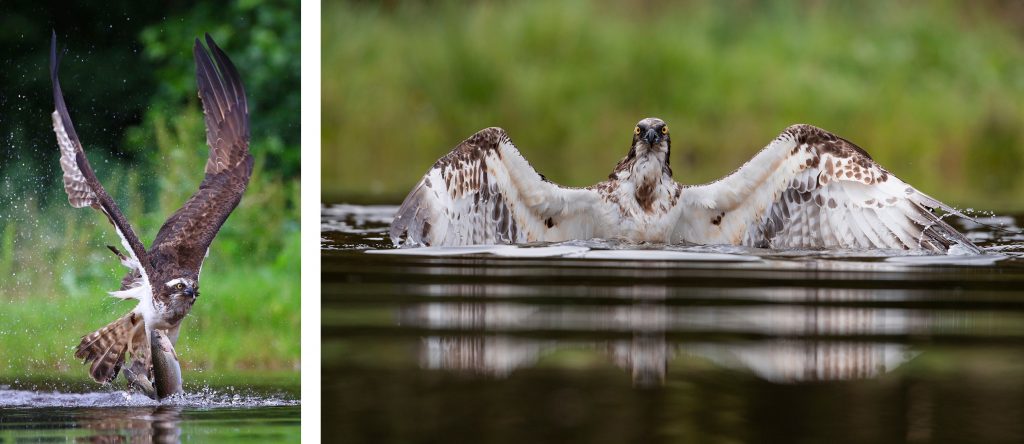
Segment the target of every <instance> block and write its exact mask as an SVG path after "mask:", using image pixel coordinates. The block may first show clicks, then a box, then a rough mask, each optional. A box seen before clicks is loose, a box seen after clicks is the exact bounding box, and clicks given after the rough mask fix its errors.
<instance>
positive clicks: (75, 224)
mask: <svg viewBox="0 0 1024 444" xmlns="http://www.w3.org/2000/svg"><path fill="white" fill-rule="evenodd" d="M297 17H298V2H294V1H292V2H282V1H259V0H239V1H235V2H231V3H230V4H228V5H222V4H220V3H216V4H205V3H204V4H199V5H193V6H192V7H191V8H190V9H185V10H182V11H179V12H178V13H177V14H176V15H170V16H168V17H164V18H163V19H162V20H159V21H155V22H151V23H149V24H147V25H145V26H142V27H141V28H140V29H139V31H138V35H137V38H138V39H139V41H141V42H142V43H141V48H142V51H141V52H142V54H143V55H144V56H145V59H146V60H148V63H151V64H152V66H148V65H147V64H146V63H139V64H138V66H140V67H139V68H138V69H137V70H135V69H131V70H126V71H131V73H130V75H129V74H124V76H126V77H131V76H134V75H135V71H139V72H140V76H146V75H155V78H156V82H155V84H157V85H160V87H159V88H150V89H148V91H149V92H150V97H149V98H148V102H147V103H146V104H145V105H144V107H143V108H142V109H141V111H140V112H141V116H140V118H139V119H138V121H137V122H136V124H135V125H134V126H128V127H121V126H117V125H115V126H113V127H112V128H104V127H103V125H102V124H103V121H102V117H103V115H102V114H97V113H95V112H92V113H90V111H92V110H93V109H96V110H99V109H118V107H119V106H120V105H121V104H120V103H118V101H117V97H107V99H106V100H102V101H97V102H94V103H89V104H88V106H87V105H86V104H84V103H83V102H82V101H81V100H78V99H77V98H76V97H75V92H76V90H75V89H74V87H73V86H71V84H76V85H79V84H82V83H84V82H81V79H82V78H83V77H84V78H88V77H91V73H82V72H81V71H82V70H86V69H87V68H86V67H83V66H81V65H80V64H79V63H78V62H79V61H90V60H91V59H90V56H89V54H88V51H83V52H80V53H76V54H75V55H74V56H73V57H69V58H68V59H67V60H65V61H64V63H63V66H62V69H63V70H64V73H68V75H67V77H68V78H69V79H71V81H69V82H67V83H66V84H65V85H64V89H65V95H66V96H67V97H68V101H69V106H70V107H71V113H72V118H73V119H74V120H75V123H76V127H77V128H78V133H79V136H80V137H81V138H82V140H83V143H85V145H86V147H85V148H86V152H87V154H88V155H89V157H90V159H91V160H92V164H93V167H94V169H95V170H96V173H97V175H98V176H99V177H100V180H101V181H102V182H103V183H104V185H105V186H106V188H107V190H108V191H109V192H110V193H111V195H113V196H114V198H115V199H116V200H117V201H118V203H119V205H120V206H121V208H122V210H124V211H125V213H126V216H127V217H128V219H129V220H130V221H131V222H132V223H133V226H134V228H135V229H136V231H137V233H138V234H139V236H140V238H142V240H143V242H144V243H147V244H148V243H149V242H151V241H152V239H153V238H154V237H155V235H156V233H157V231H158V230H159V227H160V225H161V224H162V223H163V221H164V219H165V218H166V217H167V216H169V215H170V214H171V213H173V212H174V211H175V210H177V209H178V208H179V207H180V206H181V204H182V203H184V201H185V200H186V199H187V198H188V197H189V196H190V195H191V194H192V193H194V192H195V191H196V189H197V187H198V184H199V183H200V181H202V177H203V169H202V166H203V165H204V164H205V162H206V158H207V150H208V148H207V146H206V145H205V129H204V124H203V119H202V111H201V104H200V102H199V100H198V98H197V97H196V93H195V83H194V66H193V61H192V43H193V40H192V38H193V37H201V35H202V31H208V32H210V33H211V35H212V36H213V38H214V39H215V40H216V41H217V42H218V44H219V45H220V46H222V47H223V48H224V50H225V52H227V53H228V54H229V56H230V57H231V58H232V60H233V61H234V63H235V65H236V66H237V67H238V69H239V71H240V73H241V75H242V79H243V82H244V83H245V87H246V90H247V95H248V98H249V103H250V107H249V110H250V115H251V120H252V127H253V130H252V142H251V144H250V151H251V152H252V153H253V156H254V157H255V158H256V166H255V170H254V172H253V176H252V180H251V182H250V184H249V188H248V190H247V191H246V194H245V195H244V196H243V198H242V202H241V204H240V205H239V207H238V208H237V209H236V210H235V212H234V213H233V214H232V215H231V217H230V218H229V219H228V220H227V222H226V224H225V225H224V227H223V229H222V230H221V231H220V234H219V235H218V236H217V239H216V240H215V241H214V242H213V245H212V246H211V249H210V253H209V257H208V258H207V260H206V262H205V263H204V267H203V278H202V281H201V288H202V296H200V299H199V301H198V302H197V303H196V305H195V307H194V308H193V310H192V314H191V315H189V317H187V318H186V320H185V321H184V324H183V327H182V336H181V338H180V340H179V344H178V350H177V351H178V354H179V357H180V358H181V361H182V365H183V367H184V368H185V371H186V381H187V382H188V381H189V380H190V376H189V372H191V374H192V375H194V376H193V379H191V380H192V381H194V380H195V379H194V378H197V377H199V376H198V375H197V373H196V372H201V374H202V375H204V376H205V378H207V379H209V378H213V379H216V378H219V377H221V376H223V375H225V374H233V375H237V374H242V375H250V376H251V377H252V378H261V377H264V376H265V375H267V374H275V375H282V376H280V377H282V378H284V379H285V380H289V381H294V382H297V381H298V370H299V357H300V350H299V347H300V344H299V325H300V309H299V306H300V302H299V301H300V295H299V290H300V286H299V270H300V255H299V221H298V210H299V170H298V159H299V145H298V139H299V136H298V134H299V131H298V130H299V111H298V108H299V107H298V101H299V99H298V97H299V95H298V76H299V73H298V63H299V62H298V58H297V57H290V55H291V54H297V53H298V47H299V31H298V18H297ZM215 23H222V24H221V25H219V26H218V25H214V24H215ZM68 40H72V39H68ZM118 44H121V45H123V44H124V43H123V42H119V43H118ZM74 51H75V49H74V48H73V49H71V50H69V53H73V52H74ZM96 52H103V51H100V50H96ZM135 56H136V57H140V58H141V57H142V56H140V55H139V54H136V55H135ZM72 71H73V72H76V73H77V74H71V72H72ZM143 71H146V72H143ZM34 74H39V75H42V74H43V72H42V71H40V72H38V73H35V72H33V75H34ZM86 74H90V75H89V76H87V75H86ZM63 77H64V76H62V79H63ZM76 80H77V81H76ZM45 88H46V91H47V94H49V85H48V82H46V83H45ZM76 105H77V106H76ZM52 106H53V105H52V99H50V102H49V103H47V104H46V107H47V108H46V109H47V110H46V111H45V112H41V113H39V114H40V118H42V119H45V120H44V121H43V123H47V122H49V116H48V114H49V112H50V111H49V110H51V109H52ZM129 106H130V105H129ZM107 132H113V133H118V134H119V135H120V137H121V138H122V140H123V142H121V143H118V144H117V145H116V146H114V147H109V146H103V145H94V144H92V143H91V142H90V141H92V140H95V139H101V140H106V139H108V138H109V136H110V135H109V134H105V133H107ZM41 136H46V140H45V141H43V140H39V141H34V140H33V141H32V142H28V144H27V145H26V149H25V150H24V153H23V156H24V157H25V161H24V163H25V164H26V165H36V163H37V162H38V163H39V165H41V166H40V168H42V169H45V170H47V173H46V174H42V175H41V177H29V176H30V175H29V174H26V173H24V172H20V173H19V172H16V171H12V170H11V169H10V168H9V166H8V168H7V169H6V170H5V172H8V173H7V174H6V175H5V179H4V181H3V182H2V185H3V190H0V196H3V197H2V198H3V200H4V201H5V202H6V203H7V209H6V211H5V212H3V213H2V217H0V276H2V278H0V295H2V296H0V300H2V302H0V303H3V305H4V306H5V308H4V310H3V314H2V315H0V356H3V357H4V362H3V366H0V377H3V378H10V377H25V378H27V377H37V376H38V375H40V374H54V373H56V374H63V373H67V374H68V375H71V376H73V377H74V378H76V379H78V378H81V379H86V378H87V374H86V371H85V370H84V369H83V368H82V366H81V365H80V364H79V363H78V362H77V360H76V359H75V358H74V356H73V354H74V352H73V349H74V346H75V345H77V343H78V340H79V338H80V337H81V336H82V335H84V334H86V333H89V332H91V331H93V330H95V329H96V328H99V327H101V326H103V325H105V324H106V323H108V322H110V321H111V320H113V319H115V318H116V317H117V316H120V315H122V314H124V313H125V312H127V311H128V310H130V309H131V308H132V307H133V306H134V302H123V301H119V300H116V299H114V298H110V297H106V296H105V293H106V292H107V291H111V290H116V289H117V286H118V285H119V282H120V279H121V277H122V276H123V275H124V273H125V271H126V269H125V268H123V267H122V266H121V265H120V264H119V263H118V261H117V260H116V258H115V257H114V256H113V255H112V254H111V253H110V252H109V251H108V250H107V249H106V248H105V247H104V246H105V245H120V244H119V239H118V238H117V235H116V233H115V232H114V230H113V228H112V227H111V226H110V225H109V224H108V223H107V221H106V220H104V218H103V216H102V215H100V214H99V213H97V212H96V211H92V210H89V209H74V208H71V207H70V206H69V205H68V204H67V200H66V197H65V196H64V192H63V189H62V187H61V182H60V179H59V174H57V173H58V172H59V168H58V163H57V158H58V152H57V147H56V142H55V141H54V139H53V133H52V130H49V129H47V130H46V132H45V133H43V134H41ZM93 136H98V137H93ZM44 162H47V163H45V164H44ZM51 176H52V177H51ZM26 189H27V190H28V191H27V192H26V191H25V190H26Z"/></svg>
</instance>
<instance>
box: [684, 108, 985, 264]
mask: <svg viewBox="0 0 1024 444" xmlns="http://www.w3.org/2000/svg"><path fill="white" fill-rule="evenodd" d="M683 195H684V196H686V199H687V201H686V203H687V205H688V207H689V208H690V209H691V211H689V212H688V213H687V214H686V216H685V218H683V220H682V221H681V223H680V224H679V227H678V231H679V234H680V236H681V237H682V238H694V239H704V242H711V243H731V244H742V245H748V246H757V247H772V248H849V249H912V250H918V249H921V250H929V251H934V252H946V251H948V250H949V248H950V247H952V246H954V245H959V246H961V247H962V248H964V249H965V250H967V251H971V252H979V251H980V250H979V249H978V248H977V247H976V246H974V245H973V244H972V243H971V242H970V241H969V240H968V239H967V238H966V237H964V236H963V235H962V234H961V233H959V232H958V231H957V230H955V229H954V228H952V227H951V226H949V224H947V223H946V222H944V221H943V220H942V219H941V217H940V216H938V215H937V214H936V213H934V212H933V210H936V209H942V210H945V211H952V209H951V208H949V207H948V206H946V205H944V204H942V203H941V202H938V201H936V200H935V199H932V198H931V197H928V196H927V195H925V194H923V193H921V192H920V191H918V190H916V189H915V188H913V187H911V186H910V185H907V184H906V183H905V182H903V181H901V180H900V179H899V178H897V177H896V176H894V175H892V174H891V173H889V172H888V171H886V170H885V169H884V168H882V167H881V166H880V165H878V164H877V163H875V162H874V160H872V159H871V157H870V156H869V155H868V153H867V152H865V151H864V150H863V149H861V148H860V147H858V146H856V145H854V144H853V143H851V142H849V141H847V140H845V139H843V138H841V137H838V136H836V135H834V134H831V133H829V132H827V131H825V130H822V129H820V128H816V127H813V126H810V125H794V126H792V127H789V128H787V129H786V130H785V131H784V132H783V133H782V134H781V135H779V137H777V138H776V139H775V140H774V141H773V142H772V143H771V144H769V145H768V146H767V147H766V148H765V149H763V150H762V151H761V152H760V153H758V154H757V155H756V156H755V157H754V158H753V159H752V160H751V161H750V162H748V163H747V164H745V165H744V166H743V167H741V168H740V169H738V170H737V171H736V172H735V173H733V174H731V175H729V176H727V177H726V178H724V179H722V180H720V181H717V182H714V183H711V184H708V185H703V186H696V187H690V188H688V189H687V190H686V192H684V193H683Z"/></svg>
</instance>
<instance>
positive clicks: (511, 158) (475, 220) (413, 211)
mask: <svg viewBox="0 0 1024 444" xmlns="http://www.w3.org/2000/svg"><path fill="white" fill-rule="evenodd" d="M601 203H602V201H601V198H600V197H599V196H598V194H597V192H596V191H593V190H588V189H576V188H565V187H561V186H558V185H556V184H554V183H551V182H549V181H547V180H546V179H545V178H544V177H543V176H541V175H540V174H538V173H537V171H536V170H534V169H533V167H531V166H530V164H529V163H527V161H526V159H524V158H523V156H522V155H521V154H519V150H518V149H516V147H515V145H513V144H512V141H511V140H510V139H509V137H508V135H507V134H505V131H504V130H502V129H501V128H487V129H484V130H481V131H480V132H478V133H476V134H474V135H473V136H472V137H470V138H469V139H466V140H465V141H463V142H462V143H460V144H459V145H458V146H457V147H455V149H453V150H452V151H451V152H450V153H448V154H447V155H446V156H444V157H442V158H441V159H440V160H438V161H437V162H436V163H435V164H434V166H433V167H431V168H430V171H428V172H427V174H426V175H425V176H423V179H421V180H420V182H419V183H418V184H416V186H415V187H414V188H413V190H412V192H410V193H409V195H408V197H406V198H405V202H403V203H402V206H401V208H399V210H398V213H397V214H396V215H395V219H394V221H392V222H391V240H392V242H394V243H395V245H402V244H403V243H404V245H407V246H456V245H478V244H494V243H524V242H538V241H549V242H555V241H562V240H567V239H589V238H591V237H593V234H594V231H595V227H596V225H597V224H598V220H597V219H598V216H597V215H596V214H594V213H595V209H597V208H600V207H601V206H602V205H601Z"/></svg>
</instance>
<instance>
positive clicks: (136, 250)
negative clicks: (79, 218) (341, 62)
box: [50, 33, 149, 276]
mask: <svg viewBox="0 0 1024 444" xmlns="http://www.w3.org/2000/svg"><path fill="white" fill-rule="evenodd" d="M58 67H59V60H58V57H57V35H56V33H54V34H53V38H52V40H51V42H50V80H51V82H52V84H53V100H54V103H55V110H54V111H53V114H52V117H53V132H54V134H56V136H57V145H58V146H59V147H60V167H61V170H62V171H63V172H64V190H65V191H66V192H67V194H68V202H70V203H71V206H73V207H75V208H82V207H87V206H90V207H93V208H96V209H97V210H99V211H100V212H102V213H103V214H104V215H105V216H107V220H109V221H110V223H111V224H112V225H114V229H115V230H116V231H117V234H118V236H119V237H120V238H121V243H122V245H123V246H124V248H125V249H127V250H128V252H129V254H131V257H132V259H133V260H134V263H135V264H138V265H139V266H140V272H141V273H142V274H143V275H144V276H145V275H147V274H148V273H147V271H149V270H147V267H148V266H149V261H148V257H147V254H146V248H145V247H144V246H143V245H142V242H140V241H139V237H138V236H137V235H136V234H135V231H134V230H132V227H131V224H129V223H128V220H127V219H126V218H125V217H124V213H122V212H121V209H120V208H119V207H118V206H117V202H115V201H114V199H113V198H111V197H110V195H109V194H107V191H106V190H105V189H104V188H103V185H102V184H100V181H99V179H97V178H96V174H95V173H94V172H93V170H92V166H90V165H89V160H88V159H87V158H86V157H85V151H84V150H83V149H82V142H81V141H80V140H79V139H78V133H76V132H75V126H74V124H73V123H72V122H71V114H70V113H68V107H67V104H66V103H65V102H64V94H63V93H62V91H61V88H60V81H59V80H58V76H57V72H58Z"/></svg>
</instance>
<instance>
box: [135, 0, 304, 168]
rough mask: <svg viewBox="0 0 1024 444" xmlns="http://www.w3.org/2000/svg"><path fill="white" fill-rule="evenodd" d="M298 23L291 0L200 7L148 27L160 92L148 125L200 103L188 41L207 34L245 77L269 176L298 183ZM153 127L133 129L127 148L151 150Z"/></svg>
mask: <svg viewBox="0 0 1024 444" xmlns="http://www.w3.org/2000/svg"><path fill="white" fill-rule="evenodd" d="M298 21H299V8H298V1H296V0H236V1H232V2H229V3H227V4H221V3H219V2H211V3H202V4H199V5H196V7H194V8H192V9H191V10H189V11H188V12H187V13H185V14H183V15H182V16H181V17H179V19H177V20H166V21H163V22H159V23H156V24H153V25H151V26H149V27H147V28H145V29H144V30H143V31H142V33H141V35H140V39H141V41H142V43H143V45H144V48H145V49H144V52H143V55H145V57H146V59H147V60H149V61H150V62H151V63H152V64H153V65H154V66H157V67H159V68H158V69H157V71H156V76H157V79H158V83H157V84H158V87H157V90H156V92H155V94H154V95H153V98H152V99H151V100H150V107H149V110H148V111H147V114H146V119H145V120H147V121H148V122H150V123H151V122H152V121H153V116H154V115H155V114H156V115H159V114H161V113H164V114H166V113H167V112H168V110H176V109H178V108H180V107H181V106H182V104H184V103H190V102H196V103H198V102H199V99H198V97H197V94H196V81H195V62H194V61H193V56H192V47H193V43H194V42H193V40H192V39H191V37H192V36H195V37H197V38H199V39H200V41H202V43H203V45H204V46H205V44H206V43H205V41H203V33H204V32H205V33H209V34H210V35H211V36H212V37H213V39H214V40H215V41H216V42H217V45H218V46H220V47H221V49H223V50H224V52H225V53H227V54H228V56H229V57H230V58H231V60H232V62H234V64H235V66H236V67H238V69H239V71H240V73H241V75H242V82H243V84H244V85H245V89H246V91H247V92H248V97H247V98H248V101H249V116H250V118H251V129H252V131H251V132H252V140H253V145H254V146H259V147H260V149H261V151H262V152H263V153H265V155H266V156H267V159H268V162H269V163H268V165H269V166H270V167H269V170H271V171H274V172H279V173H280V174H281V175H283V176H284V177H288V178H291V177H296V176H297V175H298V173H299V149H298V147H299V120H300V115H299V53H300V43H299V42H300V35H299V33H300V30H299V27H298V26H297V25H298ZM183 36H187V37H188V38H183ZM152 128H153V127H152V126H151V125H141V126H138V127H136V128H133V129H132V130H131V131H130V132H129V136H128V138H127V142H128V143H127V144H126V145H129V146H136V147H145V146H147V145H149V143H147V142H148V141H150V140H152V139H153V137H155V134H154V133H153V129H152ZM197 142H198V141H197ZM190 143H193V142H190Z"/></svg>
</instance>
